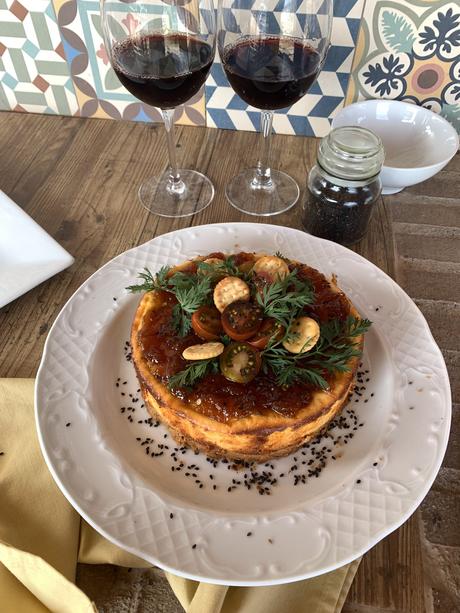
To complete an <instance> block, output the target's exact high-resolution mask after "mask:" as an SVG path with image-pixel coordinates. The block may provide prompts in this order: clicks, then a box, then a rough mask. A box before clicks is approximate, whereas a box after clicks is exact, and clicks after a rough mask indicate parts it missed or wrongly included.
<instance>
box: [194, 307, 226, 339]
mask: <svg viewBox="0 0 460 613" xmlns="http://www.w3.org/2000/svg"><path fill="white" fill-rule="evenodd" d="M192 328H193V329H194V330H195V332H196V334H197V335H198V336H199V337H200V338H202V339H203V340H205V341H218V340H219V338H220V335H221V334H222V332H223V330H222V323H221V320H220V313H219V311H218V310H217V309H216V308H215V307H212V306H207V305H204V306H201V307H200V308H199V309H198V310H197V311H195V313H193V315H192Z"/></svg>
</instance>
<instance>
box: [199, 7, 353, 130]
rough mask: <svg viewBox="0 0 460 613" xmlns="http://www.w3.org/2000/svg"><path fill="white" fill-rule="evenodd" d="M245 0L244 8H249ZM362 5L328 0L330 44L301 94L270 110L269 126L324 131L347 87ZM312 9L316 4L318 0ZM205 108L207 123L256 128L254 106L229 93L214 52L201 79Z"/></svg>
mask: <svg viewBox="0 0 460 613" xmlns="http://www.w3.org/2000/svg"><path fill="white" fill-rule="evenodd" d="M320 4H321V3H320ZM246 6H247V7H248V8H247V9H246ZM251 6H252V2H251V0H248V4H246V3H245V9H246V10H250V7H251ZM258 6H260V4H259V5H258ZM362 7H363V0H335V1H334V20H333V27H332V37H331V47H330V49H329V52H328V54H327V57H326V61H325V64H324V66H323V68H322V71H321V72H320V74H319V76H318V79H317V81H316V82H315V83H314V84H313V85H312V87H311V88H310V91H309V93H308V94H307V95H306V96H304V97H303V98H301V100H299V101H298V102H296V103H295V104H294V105H293V106H291V107H290V108H288V109H283V110H281V111H276V113H275V116H274V121H273V127H274V131H275V132H277V133H281V134H301V135H309V136H324V135H325V134H327V133H328V132H329V130H330V124H331V122H332V119H333V117H334V115H335V114H336V113H337V112H338V110H339V109H340V108H342V106H343V102H344V97H345V94H346V91H347V87H348V80H349V77H350V72H351V67H352V62H353V55H354V50H355V41H356V38H357V36H358V30H359V23H360V19H361V12H362ZM273 8H274V10H273V11H271V12H270V18H271V19H272V20H277V21H278V22H279V21H280V20H281V19H282V18H283V17H282V15H283V14H282V13H281V12H277V11H276V6H274V7H273ZM318 9H319V10H321V9H320V5H319V6H318ZM252 13H256V11H252ZM275 27H276V25H275ZM206 112H207V118H206V123H207V125H208V126H209V127H217V128H227V129H242V130H250V131H254V130H259V123H260V111H258V110H257V109H255V108H253V107H251V106H249V105H248V104H247V103H246V102H244V101H243V100H242V99H241V98H240V97H239V96H238V95H237V94H235V93H234V91H233V90H232V88H231V87H230V85H229V83H228V81H227V78H226V77H225V74H224V72H223V69H222V66H221V63H220V59H219V58H218V57H216V60H215V62H214V65H213V67H212V68H211V75H210V76H209V78H208V80H207V82H206Z"/></svg>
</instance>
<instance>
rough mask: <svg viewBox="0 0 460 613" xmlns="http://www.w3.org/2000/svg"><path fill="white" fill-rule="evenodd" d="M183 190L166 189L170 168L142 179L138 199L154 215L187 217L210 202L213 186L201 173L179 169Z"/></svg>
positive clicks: (167, 187)
mask: <svg viewBox="0 0 460 613" xmlns="http://www.w3.org/2000/svg"><path fill="white" fill-rule="evenodd" d="M178 173H179V175H180V178H181V180H182V187H183V189H181V190H178V191H177V192H174V191H172V190H171V189H169V186H170V183H169V171H166V172H165V173H164V174H163V175H161V176H159V177H152V178H151V179H147V181H144V183H142V185H141V186H140V188H139V200H140V201H141V203H142V205H143V206H144V207H145V208H146V209H147V210H148V211H150V212H151V213H153V214H154V215H160V217H190V216H191V215H195V213H199V212H200V211H202V210H203V209H205V208H206V207H207V206H208V205H209V204H211V201H212V199H213V198H214V193H215V190H214V185H213V184H212V183H211V181H210V180H209V179H208V177H205V176H204V175H203V174H201V172H197V171H196V170H181V169H180V170H178Z"/></svg>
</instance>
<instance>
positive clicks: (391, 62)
mask: <svg viewBox="0 0 460 613" xmlns="http://www.w3.org/2000/svg"><path fill="white" fill-rule="evenodd" d="M365 98H389V99H392V100H404V101H405V102H411V103H414V104H420V105H422V106H424V107H426V108H429V109H431V110H432V111H435V112H437V113H440V114H441V115H442V116H443V117H445V118H446V119H447V120H448V121H450V122H451V123H452V124H453V125H454V127H456V128H457V131H458V132H460V5H459V3H458V0H457V1H453V0H437V1H434V2H423V1H421V0H400V1H399V2H398V3H395V2H393V1H392V0H381V1H379V2H377V3H375V2H370V1H368V2H367V4H366V7H365V9H364V14H363V20H362V22H361V28H360V32H359V38H358V42H357V47H356V54H355V58H354V63H353V75H352V79H351V80H350V88H349V91H348V94H347V102H353V101H355V100H360V99H365Z"/></svg>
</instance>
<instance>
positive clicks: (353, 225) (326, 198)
mask: <svg viewBox="0 0 460 613" xmlns="http://www.w3.org/2000/svg"><path fill="white" fill-rule="evenodd" d="M379 195H380V181H379V180H378V179H377V178H376V179H374V180H371V181H370V183H368V184H367V185H362V186H359V187H354V186H346V187H344V186H340V185H336V184H334V183H332V182H331V181H329V180H328V179H327V178H326V177H324V176H322V175H321V174H319V173H317V174H316V176H315V177H313V179H312V181H311V182H310V184H309V189H307V190H306V194H305V201H304V212H303V217H302V223H303V225H304V228H305V229H306V230H307V232H309V233H310V234H313V235H314V236H319V237H320V238H326V239H328V240H331V241H334V242H336V243H340V244H342V245H353V244H355V243H357V242H358V241H360V240H361V239H362V238H363V236H364V235H365V233H366V230H367V226H368V224H369V221H370V218H371V214H372V210H373V208H374V204H375V203H376V201H377V199H378V197H379Z"/></svg>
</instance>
